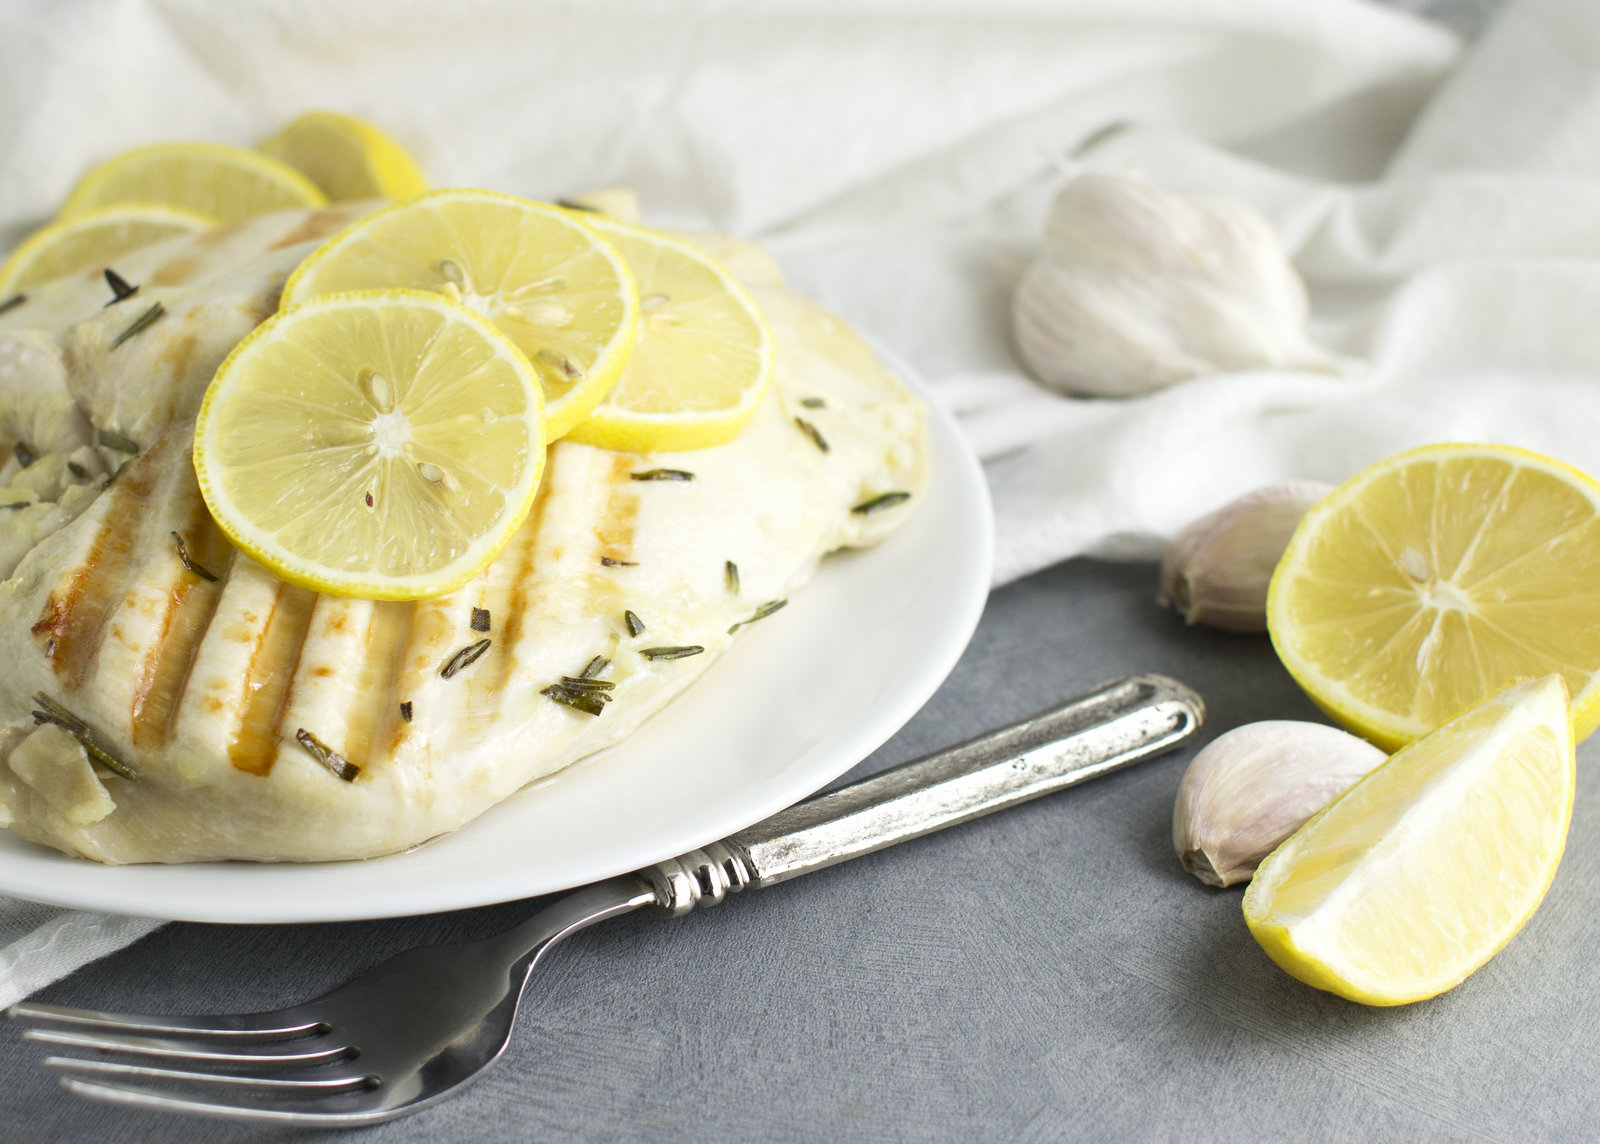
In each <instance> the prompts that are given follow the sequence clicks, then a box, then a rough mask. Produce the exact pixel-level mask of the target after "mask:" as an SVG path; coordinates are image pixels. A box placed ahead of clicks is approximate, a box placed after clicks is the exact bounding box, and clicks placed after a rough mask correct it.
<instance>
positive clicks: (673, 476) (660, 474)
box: [628, 469, 694, 481]
mask: <svg viewBox="0 0 1600 1144" xmlns="http://www.w3.org/2000/svg"><path fill="white" fill-rule="evenodd" d="M628 476H629V477H630V478H632V479H633V480H636V481H692V480H694V474H693V473H691V472H689V471H688V470H687V469H646V470H645V471H644V472H642V473H629V474H628Z"/></svg>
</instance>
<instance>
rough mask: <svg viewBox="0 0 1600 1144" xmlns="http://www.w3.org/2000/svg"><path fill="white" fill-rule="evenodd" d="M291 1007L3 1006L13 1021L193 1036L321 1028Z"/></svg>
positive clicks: (283, 1034) (269, 1033)
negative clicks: (183, 1011) (199, 1010)
mask: <svg viewBox="0 0 1600 1144" xmlns="http://www.w3.org/2000/svg"><path fill="white" fill-rule="evenodd" d="M293 1012H294V1010H289V1009H280V1010H276V1011H273V1012H268V1013H215V1014H210V1013H208V1014H199V1015H194V1016H177V1017H163V1016H159V1015H155V1014H148V1013H108V1012H104V1011H102V1010H98V1009H68V1008H66V1007H64V1006H61V1005H36V1004H34V1003H32V1002H30V1001H19V1002H18V1003H17V1004H15V1005H13V1006H11V1007H10V1008H9V1009H7V1010H6V1016H7V1017H9V1018H11V1019H12V1020H13V1021H50V1022H53V1023H55V1024H59V1025H81V1026H85V1027H92V1028H102V1029H115V1030H116V1031H118V1032H122V1033H156V1034H161V1033H166V1034H179V1035H185V1036H193V1037H292V1036H300V1035H304V1034H306V1033H316V1032H321V1031H323V1029H324V1026H323V1025H322V1023H321V1022H320V1021H315V1020H310V1021H308V1020H304V1019H298V1020H297V1019H295V1018H294V1017H292V1016H291V1014H292V1013H293Z"/></svg>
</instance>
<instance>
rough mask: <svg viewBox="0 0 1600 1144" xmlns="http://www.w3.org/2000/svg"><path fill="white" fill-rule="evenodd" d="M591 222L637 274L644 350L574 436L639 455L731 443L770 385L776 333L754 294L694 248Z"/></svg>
mask: <svg viewBox="0 0 1600 1144" xmlns="http://www.w3.org/2000/svg"><path fill="white" fill-rule="evenodd" d="M585 217H586V219H587V221H588V222H589V225H590V226H592V227H594V228H595V229H596V230H598V231H599V232H600V233H601V234H603V235H605V236H606V237H607V238H609V239H610V240H611V241H612V242H613V243H614V244H615V245H616V248H617V249H618V250H620V251H621V252H622V256H623V257H624V258H626V259H627V260H628V265H629V267H631V268H632V270H633V276H634V280H635V281H636V282H637V284H638V287H639V342H638V344H637V345H635V346H634V349H633V356H632V357H630V358H629V359H628V366H627V368H626V369H624V370H623V371H622V376H621V377H620V378H619V379H618V380H617V384H616V385H615V386H613V387H612V389H611V392H610V393H609V394H607V395H606V399H605V401H603V402H601V403H600V404H599V405H598V406H596V408H595V410H594V412H593V413H591V414H590V415H589V417H588V419H587V420H585V421H584V422H582V423H581V424H580V425H579V426H578V427H577V428H576V429H574V430H573V431H572V432H571V433H569V434H568V436H569V437H570V438H571V439H572V440H574V441H581V442H583V443H584V444H586V445H598V446H600V447H601V448H603V449H619V450H627V451H632V452H651V451H654V450H657V449H663V450H677V449H701V448H705V447H706V446H708V445H720V444H722V443H723V442H725V441H731V440H733V439H734V438H735V437H737V436H738V435H739V432H740V430H742V429H743V428H744V427H745V425H746V424H748V423H749V421H750V418H751V417H753V416H754V415H755V411H756V406H757V405H759V404H760V403H761V398H762V396H763V395H764V394H765V393H766V391H767V386H768V385H769V384H770V383H771V381H772V358H773V349H772V335H771V333H770V332H769V331H768V330H767V324H766V322H765V321H763V320H762V318H761V312H760V311H759V310H757V309H756V305H755V303H754V302H753V301H751V299H750V295H749V294H747V293H745V290H744V287H742V286H740V285H739V283H738V281H736V280H735V279H734V277H733V275H732V274H730V273H728V271H727V269H726V268H725V267H723V266H722V265H721V264H720V263H718V262H717V261H716V260H715V259H714V258H712V257H711V256H710V255H708V254H706V253H705V252H704V251H702V250H699V249H697V248H696V247H694V246H692V245H691V244H689V243H687V242H682V241H680V240H678V239H676V238H672V237H671V236H669V235H665V234H661V233H660V232H659V231H653V230H647V229H645V228H644V227H639V226H632V225H630V224H628V223H623V222H617V221H615V220H613V219H609V218H605V217H602V216H600V215H591V216H585Z"/></svg>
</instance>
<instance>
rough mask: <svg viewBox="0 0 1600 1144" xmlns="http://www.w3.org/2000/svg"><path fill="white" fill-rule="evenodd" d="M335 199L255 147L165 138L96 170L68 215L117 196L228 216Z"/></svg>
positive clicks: (221, 218)
mask: <svg viewBox="0 0 1600 1144" xmlns="http://www.w3.org/2000/svg"><path fill="white" fill-rule="evenodd" d="M327 201H328V200H327V198H326V197H325V196H324V195H323V193H322V192H321V191H319V190H317V188H316V186H315V185H314V184H313V183H312V182H311V180H310V179H307V178H306V177H305V176H304V175H302V174H301V173H300V172H299V171H296V170H295V169H294V168H293V167H291V166H289V165H288V164H287V163H280V162H278V160H276V159H269V158H268V157H267V156H265V155H262V154H259V153H257V152H255V151H246V150H245V149H244V148H242V147H225V146H222V145H221V144H218V143H158V144H156V145H155V146H153V147H141V148H139V149H138V150H135V151H128V152H126V153H125V154H122V155H118V156H117V157H116V158H115V159H108V160H107V161H106V162H104V163H102V164H100V165H99V166H98V167H96V168H95V169H94V170H92V171H90V172H89V173H88V174H87V175H85V176H84V177H83V179H82V180H81V181H80V182H79V183H78V185H77V186H76V187H75V188H73V191H72V194H71V195H69V196H68V197H67V202H66V205H65V206H63V207H62V208H61V215H60V217H61V218H63V219H71V218H77V217H78V216H79V215H82V214H85V213H87V212H89V211H91V210H94V209H95V208H96V207H104V206H111V205H113V204H116V203H161V204H163V205H165V206H172V207H178V208H181V209H183V210H189V211H194V212H195V213H196V214H202V215H206V216H208V217H210V218H214V219H216V220H217V221H218V222H224V223H227V222H238V221H239V220H240V219H246V218H251V217H252V216H254V215H259V214H267V213H268V212H270V211H284V210H296V209H304V208H307V207H320V206H323V205H324V204H326V203H327Z"/></svg>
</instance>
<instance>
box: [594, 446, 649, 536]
mask: <svg viewBox="0 0 1600 1144" xmlns="http://www.w3.org/2000/svg"><path fill="white" fill-rule="evenodd" d="M637 463H638V462H637V459H636V458H635V457H633V456H632V455H631V454H629V453H618V454H617V455H616V456H615V457H613V458H612V460H611V472H610V473H608V474H607V475H606V481H607V483H608V485H609V486H610V495H609V496H608V497H607V498H606V507H605V511H604V512H603V513H602V514H601V516H600V519H599V520H598V521H597V522H596V524H595V530H594V532H595V538H596V539H597V540H599V542H600V556H601V558H603V559H605V560H615V561H617V562H618V563H622V562H624V561H627V560H628V559H630V558H631V555H632V552H633V529H634V525H635V523H636V522H637V521H638V519H639V493H638V488H639V485H638V482H636V481H635V480H634V479H633V476H632V474H633V470H634V467H635V465H636V464H637Z"/></svg>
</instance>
